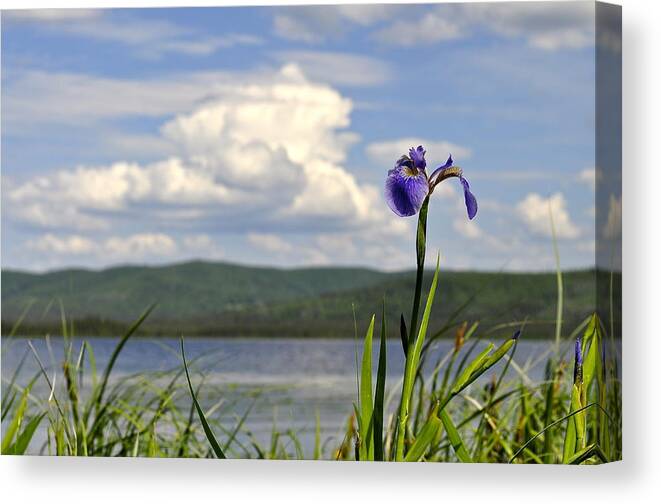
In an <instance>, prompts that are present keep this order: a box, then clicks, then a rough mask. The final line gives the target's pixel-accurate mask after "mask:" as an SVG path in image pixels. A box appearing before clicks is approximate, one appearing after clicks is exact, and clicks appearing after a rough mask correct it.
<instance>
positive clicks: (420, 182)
mask: <svg viewBox="0 0 661 504" xmlns="http://www.w3.org/2000/svg"><path fill="white" fill-rule="evenodd" d="M428 192H429V184H428V183H427V176H426V175H425V172H423V171H421V170H416V169H415V168H413V169H411V168H407V167H405V166H396V167H395V168H393V169H392V170H390V171H388V177H387V178H386V190H385V196H386V202H387V203H388V206H389V207H390V209H391V210H392V211H393V212H395V213H396V214H397V215H399V216H400V217H409V216H411V215H415V214H416V213H418V211H419V210H420V207H421V206H422V203H423V201H424V200H425V197H426V196H427V193H428Z"/></svg>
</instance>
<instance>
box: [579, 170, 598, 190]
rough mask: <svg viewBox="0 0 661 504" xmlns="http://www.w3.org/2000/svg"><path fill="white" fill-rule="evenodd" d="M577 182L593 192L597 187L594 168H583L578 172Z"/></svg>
mask: <svg viewBox="0 0 661 504" xmlns="http://www.w3.org/2000/svg"><path fill="white" fill-rule="evenodd" d="M578 180H579V181H580V182H582V183H583V184H585V185H587V186H588V187H589V188H590V189H592V190H593V191H594V189H595V187H596V185H597V171H596V170H595V169H594V168H585V169H583V170H581V171H580V172H579V174H578Z"/></svg>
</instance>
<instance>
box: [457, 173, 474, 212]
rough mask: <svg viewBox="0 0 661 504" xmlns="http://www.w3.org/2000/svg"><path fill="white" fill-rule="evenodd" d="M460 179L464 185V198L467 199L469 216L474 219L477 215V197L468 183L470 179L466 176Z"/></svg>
mask: <svg viewBox="0 0 661 504" xmlns="http://www.w3.org/2000/svg"><path fill="white" fill-rule="evenodd" d="M459 180H461V185H462V186H464V200H465V201H466V210H467V211H468V218H469V219H471V220H472V219H473V217H475V215H477V199H475V196H474V195H473V193H472V192H471V190H470V189H471V188H470V185H469V184H468V180H466V179H465V178H464V177H459Z"/></svg>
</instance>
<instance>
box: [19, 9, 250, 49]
mask: <svg viewBox="0 0 661 504" xmlns="http://www.w3.org/2000/svg"><path fill="white" fill-rule="evenodd" d="M8 18H9V20H10V21H17V22H28V23H33V24H35V25H36V27H37V28H38V29H40V30H51V31H57V32H58V33H62V34H65V35H69V36H75V37H82V38H88V39H93V40H98V41H103V42H113V43H116V44H121V45H124V46H128V47H130V48H131V49H132V50H133V54H134V55H135V56H138V57H142V58H161V57H162V56H164V55H166V54H168V53H178V54H184V55H187V56H204V55H208V54H212V53H214V52H216V51H218V50H220V49H225V48H228V47H233V46H236V45H255V44H261V43H262V40H261V39H260V38H259V37H256V36H254V35H246V34H240V33H225V34H223V35H222V36H216V35H208V34H205V33H198V31H197V30H194V29H191V28H187V27H184V26H180V25H177V24H174V23H172V22H170V21H166V20H159V19H153V18H152V19H144V18H142V19H141V18H138V17H134V16H131V15H127V14H126V12H125V11H113V10H101V9H99V10H91V9H90V10H87V9H45V10H40V9H35V10H29V11H10V12H9V17H8Z"/></svg>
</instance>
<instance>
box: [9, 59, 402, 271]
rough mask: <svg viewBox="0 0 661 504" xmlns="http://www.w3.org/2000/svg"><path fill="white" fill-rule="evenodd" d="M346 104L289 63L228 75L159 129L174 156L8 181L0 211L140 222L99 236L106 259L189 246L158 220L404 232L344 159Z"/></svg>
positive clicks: (46, 221) (79, 220) (89, 223)
mask: <svg viewBox="0 0 661 504" xmlns="http://www.w3.org/2000/svg"><path fill="white" fill-rule="evenodd" d="M352 106H353V104H352V102H351V100H349V99H347V98H345V97H343V96H342V95H341V94H340V93H338V92H337V91H336V90H335V89H333V88H331V87H329V86H327V85H321V84H315V83H312V82H310V81H309V80H308V79H307V78H306V77H305V76H304V75H303V73H302V72H301V70H300V69H299V68H298V67H296V66H295V65H286V66H284V67H283V68H282V69H281V70H279V71H277V72H273V73H272V74H271V75H270V76H267V75H262V77H261V78H260V79H254V78H253V76H250V78H248V79H246V78H244V79H236V81H235V82H234V85H233V86H229V85H224V86H221V87H219V88H218V89H217V90H216V93H215V95H214V97H213V99H209V100H208V101H206V102H204V103H203V104H201V105H198V106H196V107H194V108H193V109H192V110H190V111H187V112H186V113H180V114H178V115H177V116H176V117H175V118H173V119H171V120H169V121H167V122H166V123H165V124H164V125H163V126H162V128H161V138H162V139H163V141H165V142H167V143H168V145H170V146H171V148H172V152H173V154H172V155H171V156H170V157H168V158H166V159H163V160H160V161H155V162H151V163H145V164H141V163H131V162H126V161H117V162H114V163H111V164H107V165H101V166H77V167H72V168H67V169H61V170H58V171H56V172H52V173H49V174H47V175H39V176H35V177H32V178H28V179H26V180H23V181H22V182H18V181H10V183H8V184H4V185H3V201H4V203H5V214H6V215H7V216H8V218H9V219H12V220H14V221H17V222H20V223H22V224H28V225H29V226H31V227H32V228H35V229H41V230H46V231H48V232H53V231H52V230H58V231H59V232H60V233H62V232H67V231H68V232H75V233H86V235H87V234H89V233H93V234H94V235H95V236H99V235H103V234H104V233H109V232H111V230H112V232H114V233H116V232H117V231H116V230H117V226H121V225H128V224H130V225H131V227H132V228H140V227H141V228H142V229H143V230H144V231H143V232H140V233H134V236H133V237H132V238H130V239H129V238H126V237H115V238H112V241H105V242H104V247H105V249H104V250H105V251H106V252H107V253H108V254H109V257H125V256H126V257H130V256H131V255H132V254H133V255H135V256H136V257H137V256H146V255H149V254H154V255H156V254H157V252H158V254H161V255H173V254H175V253H176V252H182V251H183V250H184V248H185V243H184V244H182V243H176V242H175V241H172V239H170V241H168V239H167V238H166V237H165V236H163V235H161V234H159V233H155V232H154V231H153V230H154V229H155V228H159V227H161V226H162V225H163V223H167V225H168V226H171V227H172V229H184V228H187V227H190V226H192V225H195V226H197V227H200V228H201V229H207V230H209V229H211V228H213V229H214V231H215V232H218V231H219V230H223V229H226V230H235V231H240V232H248V233H263V230H264V229H273V228H278V229H279V230H287V229H290V230H295V231H297V232H302V231H306V230H307V231H308V232H315V233H320V232H321V233H323V232H331V233H336V232H340V231H342V232H345V233H354V232H355V233H358V234H365V235H367V234H369V233H372V234H373V233H382V235H383V236H392V235H393V234H397V233H401V232H402V231H403V230H406V229H408V224H407V223H406V222H404V221H402V220H401V219H398V218H397V217H395V216H394V215H393V214H391V213H390V212H389V211H388V209H387V207H386V206H385V205H384V204H383V201H382V198H383V197H382V194H381V189H380V188H378V187H375V186H372V185H370V184H364V183H360V182H359V181H358V180H357V179H356V178H355V177H354V176H353V175H352V174H351V173H350V172H348V171H347V170H346V169H345V168H344V167H343V162H344V160H345V158H346V154H347V149H348V147H349V145H351V143H352V142H353V141H354V140H355V136H353V135H352V134H351V133H350V132H349V131H347V129H346V128H347V127H348V126H349V125H350V113H351V110H352ZM368 230H369V233H368ZM104 239H105V238H104ZM254 239H255V238H254V237H253V240H254ZM107 240H110V238H108V239H107ZM257 240H259V238H257ZM265 243H266V242H265V241H264V238H262V245H264V244H265ZM270 243H271V246H273V243H274V242H273V240H271V242H270ZM200 244H201V242H200V243H198V245H200ZM159 251H160V252H159ZM322 255H323V251H320V250H318V249H315V250H312V249H310V250H309V251H308V255H307V256H306V257H308V259H309V260H315V261H317V262H319V261H321V260H322Z"/></svg>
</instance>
